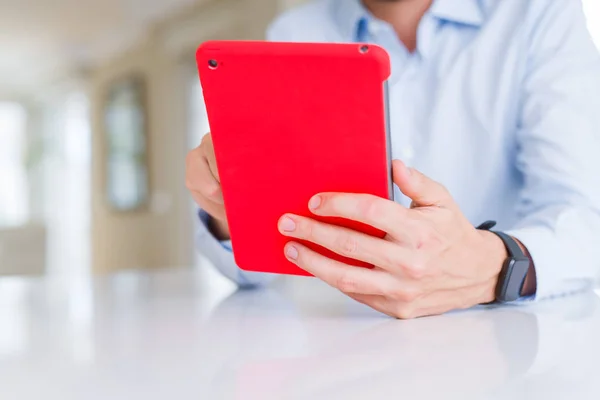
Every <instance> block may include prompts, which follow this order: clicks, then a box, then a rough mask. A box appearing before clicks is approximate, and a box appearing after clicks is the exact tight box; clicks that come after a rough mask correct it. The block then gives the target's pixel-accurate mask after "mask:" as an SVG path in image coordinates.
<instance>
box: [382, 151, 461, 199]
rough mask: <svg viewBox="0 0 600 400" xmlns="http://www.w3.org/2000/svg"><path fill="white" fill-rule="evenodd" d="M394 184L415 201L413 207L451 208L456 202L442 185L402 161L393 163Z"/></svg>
mask: <svg viewBox="0 0 600 400" xmlns="http://www.w3.org/2000/svg"><path fill="white" fill-rule="evenodd" d="M392 174H393V179H394V183H395V184H396V185H398V188H399V189H400V191H401V192H402V193H403V194H404V195H405V196H407V197H408V198H410V199H411V200H412V201H413V204H412V207H413V208H414V207H429V206H437V207H450V206H452V205H453V204H454V200H453V199H452V197H451V196H450V193H448V190H447V189H446V188H445V187H444V186H443V185H442V184H440V183H438V182H436V181H434V180H433V179H430V178H428V177H427V176H425V175H423V174H422V173H421V172H419V171H417V170H416V169H414V168H408V167H407V166H406V164H404V163H403V162H402V161H400V160H394V161H393V162H392Z"/></svg>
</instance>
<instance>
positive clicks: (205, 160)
mask: <svg viewBox="0 0 600 400" xmlns="http://www.w3.org/2000/svg"><path fill="white" fill-rule="evenodd" d="M185 182H186V186H187V188H188V189H189V191H190V192H191V194H192V196H193V198H194V201H195V202H196V203H197V204H198V205H199V206H200V208H202V209H203V210H204V211H206V212H207V213H208V214H210V215H211V216H212V218H213V221H212V224H211V227H210V228H211V230H212V231H213V233H214V234H215V235H216V236H217V238H218V239H221V240H225V239H229V227H228V225H227V218H226V216H225V207H224V205H223V193H222V192H221V184H220V180H219V172H218V171H217V163H216V160H215V150H214V147H213V143H212V137H211V135H210V133H208V134H206V135H205V136H204V137H203V138H202V143H201V144H200V146H198V147H197V148H195V149H194V150H192V151H190V152H189V153H188V155H187V158H186V173H185Z"/></svg>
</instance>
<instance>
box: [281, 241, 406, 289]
mask: <svg viewBox="0 0 600 400" xmlns="http://www.w3.org/2000/svg"><path fill="white" fill-rule="evenodd" d="M284 251H285V255H286V258H287V259H288V260H289V261H291V262H292V263H294V264H296V265H297V266H298V267H300V268H302V269H303V270H305V271H307V272H309V273H311V274H312V275H314V276H315V277H317V278H319V279H321V280H323V281H324V282H325V283H327V284H328V285H330V286H332V287H334V288H337V289H338V290H340V291H342V292H344V293H354V294H371V295H385V294H386V293H387V292H389V291H391V290H392V289H393V288H394V286H395V284H396V281H395V279H394V278H393V277H392V276H391V275H390V274H388V273H387V272H385V271H383V270H370V269H366V268H360V267H353V266H349V265H346V264H343V263H341V262H338V261H335V260H332V259H330V258H327V257H324V256H322V255H320V254H318V253H316V252H315V251H313V250H311V249H309V248H308V247H306V246H303V245H301V244H299V243H296V242H291V243H288V244H287V245H286V246H285V249H284Z"/></svg>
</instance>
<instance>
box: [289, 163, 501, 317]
mask: <svg viewBox="0 0 600 400" xmlns="http://www.w3.org/2000/svg"><path fill="white" fill-rule="evenodd" d="M393 175H394V183H396V185H398V187H399V188H400V190H401V191H402V193H404V194H405V195H406V196H408V197H409V198H410V199H412V205H411V208H410V209H407V208H405V207H403V206H401V205H399V204H397V203H394V202H393V201H389V200H385V199H382V198H379V197H375V196H370V195H361V194H344V193H322V194H319V195H316V196H315V197H313V198H312V199H311V200H310V202H309V208H310V209H311V211H312V212H313V213H314V214H315V215H318V216H328V217H342V218H346V219H350V220H355V221H359V222H362V223H365V224H368V225H371V226H373V227H375V228H378V229H380V230H382V231H384V232H386V233H387V235H386V237H385V238H384V239H379V238H374V237H372V236H369V235H366V234H362V233H360V232H356V231H353V230H350V229H346V228H342V227H338V226H334V225H329V224H325V223H321V222H318V221H315V220H313V219H310V218H304V217H301V216H297V215H284V216H283V217H282V218H281V219H280V221H279V230H280V232H281V233H282V234H284V235H286V236H288V237H291V238H296V239H302V240H307V241H309V242H313V243H316V244H318V245H321V246H323V247H325V248H328V249H330V250H332V251H334V252H336V253H338V254H340V255H343V256H346V257H349V258H352V259H355V260H360V261H364V262H367V263H370V264H372V265H374V268H373V269H366V268H360V267H355V266H349V265H346V264H343V263H340V262H337V261H335V260H332V259H330V258H327V257H324V256H322V255H320V254H318V253H316V252H314V251H312V250H310V249H308V248H307V247H306V246H303V245H301V244H299V243H297V242H294V241H292V242H290V243H288V244H287V245H286V247H285V249H284V251H285V254H286V257H287V258H288V260H290V261H291V262H293V263H295V264H296V265H298V266H299V267H300V268H302V269H304V270H306V271H308V272H309V273H311V274H313V275H314V276H316V277H317V278H320V279H322V280H323V281H325V282H327V283H328V284H330V285H331V286H333V287H336V288H337V289H339V290H341V291H342V292H344V293H345V294H347V295H348V296H350V297H352V298H354V299H355V300H357V301H359V302H361V303H364V304H366V305H368V306H371V307H372V308H374V309H376V310H378V311H381V312H383V313H385V314H388V315H390V316H393V317H396V318H402V319H408V318H416V317H420V316H427V315H435V314H441V313H444V312H447V311H450V310H454V309H464V308H469V307H472V306H474V305H477V304H482V303H487V302H491V301H493V300H494V297H495V296H494V292H495V287H496V283H497V280H498V275H499V273H500V270H501V268H502V264H503V262H504V260H505V259H506V258H507V256H508V255H507V252H506V249H505V247H504V244H503V243H502V241H501V240H500V239H499V238H498V237H497V236H496V235H494V234H493V233H490V232H485V231H479V230H477V229H475V228H474V227H473V226H472V225H471V224H470V223H469V221H468V220H467V219H466V218H465V217H464V216H463V214H462V213H461V211H460V209H459V207H458V205H457V204H456V203H455V202H454V200H453V199H452V197H451V196H450V193H448V191H447V190H446V189H445V188H444V187H443V186H442V185H440V184H439V183H437V182H434V181H432V180H431V179H429V178H427V177H426V176H424V175H423V174H421V173H420V172H418V171H415V170H413V169H409V168H407V167H406V166H405V165H404V164H403V163H402V162H400V161H394V164H393Z"/></svg>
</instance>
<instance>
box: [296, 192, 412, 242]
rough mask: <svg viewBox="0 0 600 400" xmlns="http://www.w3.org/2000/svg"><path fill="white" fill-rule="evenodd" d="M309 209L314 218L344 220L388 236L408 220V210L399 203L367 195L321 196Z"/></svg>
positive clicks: (328, 194)
mask: <svg viewBox="0 0 600 400" xmlns="http://www.w3.org/2000/svg"><path fill="white" fill-rule="evenodd" d="M308 206H309V208H310V210H311V212H312V213H314V214H315V215H320V216H326V217H341V218H346V219H350V220H353V221H357V222H361V223H363V224H367V225H370V226H372V227H374V228H377V229H379V230H382V231H384V232H387V233H392V232H397V231H398V228H399V227H402V226H403V225H406V224H407V222H408V221H409V220H410V216H409V214H408V213H409V210H408V209H406V208H404V207H402V206H401V205H400V204H397V203H394V202H393V201H390V200H386V199H383V198H381V197H377V196H372V195H368V194H351V193H322V194H318V195H316V196H314V197H313V198H312V199H311V200H310V202H309V204H308Z"/></svg>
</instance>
